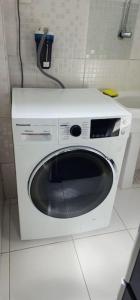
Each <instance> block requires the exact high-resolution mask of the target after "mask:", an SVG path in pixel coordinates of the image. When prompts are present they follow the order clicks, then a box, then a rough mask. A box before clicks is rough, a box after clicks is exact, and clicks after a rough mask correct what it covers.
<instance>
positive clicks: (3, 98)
mask: <svg viewBox="0 0 140 300" xmlns="http://www.w3.org/2000/svg"><path fill="white" fill-rule="evenodd" d="M2 4H3V3H2V1H1V2H0V40H1V43H0V116H7V115H8V114H9V111H10V109H9V103H10V96H9V95H10V82H9V72H8V60H7V49H6V41H5V33H4V29H5V27H4V19H3V6H2Z"/></svg>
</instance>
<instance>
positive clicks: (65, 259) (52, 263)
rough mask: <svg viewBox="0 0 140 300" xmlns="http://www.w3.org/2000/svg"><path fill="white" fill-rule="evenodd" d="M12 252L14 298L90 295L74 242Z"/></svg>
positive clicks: (67, 299)
mask: <svg viewBox="0 0 140 300" xmlns="http://www.w3.org/2000/svg"><path fill="white" fill-rule="evenodd" d="M10 255H11V256H10V262H11V264H10V281H11V289H10V294H11V300H19V299H20V300H25V299H33V300H39V299H41V300H46V299H49V300H56V299H60V300H88V299H89V297H88V293H87V289H86V286H85V282H84V280H83V277H82V273H81V270H80V266H79V263H78V259H77V256H76V253H75V249H74V246H73V243H72V242H66V243H60V244H55V245H48V246H41V247H37V248H32V249H26V250H22V251H15V252H12V253H11V254H10ZM98 300H99V299H98Z"/></svg>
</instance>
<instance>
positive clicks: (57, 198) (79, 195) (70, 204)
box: [29, 147, 113, 218]
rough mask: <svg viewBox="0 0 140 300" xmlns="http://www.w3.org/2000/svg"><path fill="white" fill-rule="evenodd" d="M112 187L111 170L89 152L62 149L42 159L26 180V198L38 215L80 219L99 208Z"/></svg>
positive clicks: (91, 151) (104, 159)
mask: <svg viewBox="0 0 140 300" xmlns="http://www.w3.org/2000/svg"><path fill="white" fill-rule="evenodd" d="M112 184H113V166H112V165H111V163H110V161H109V160H107V158H106V157H105V156H104V155H103V154H102V153H100V152H98V151H96V150H93V149H90V148H86V149H85V148H84V147H83V148H80V147H79V148H77V147H71V148H65V149H61V150H59V151H57V152H55V153H54V155H51V156H48V157H46V159H44V160H43V161H42V162H41V163H40V164H39V166H38V167H37V168H36V169H35V170H34V171H33V173H32V174H31V176H30V179H29V194H30V197H31V200H32V202H33V204H34V205H35V206H36V208H37V209H39V210H40V211H41V212H42V213H44V214H46V215H48V216H51V217H54V218H72V217H77V216H81V215H83V214H86V213H88V212H89V211H91V210H93V209H94V208H96V207H97V206H98V205H100V204H101V203H102V202H103V201H104V200H105V199H106V197H107V195H108V194H109V192H110V190H111V187H112Z"/></svg>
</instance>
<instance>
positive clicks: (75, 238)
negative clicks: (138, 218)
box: [2, 228, 126, 254]
mask: <svg viewBox="0 0 140 300" xmlns="http://www.w3.org/2000/svg"><path fill="white" fill-rule="evenodd" d="M122 231H126V229H125V228H124V229H121V230H117V231H111V232H105V233H100V234H92V235H88V236H83V237H74V238H70V239H68V240H61V241H56V242H50V243H45V244H40V245H35V246H30V247H25V248H21V249H15V250H10V253H13V252H19V251H24V250H29V249H34V248H39V247H43V246H50V245H55V244H61V243H67V242H72V241H76V240H81V239H85V238H91V237H98V236H102V235H108V234H113V233H118V232H122ZM5 253H8V252H5ZM2 254H3V253H2Z"/></svg>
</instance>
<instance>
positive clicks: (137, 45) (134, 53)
mask: <svg viewBox="0 0 140 300" xmlns="http://www.w3.org/2000/svg"><path fill="white" fill-rule="evenodd" d="M130 58H132V59H140V7H139V11H138V15H137V20H136V27H135V32H134V38H133V45H132V49H131V56H130Z"/></svg>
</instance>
